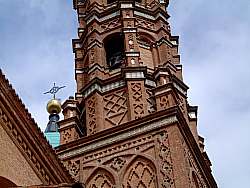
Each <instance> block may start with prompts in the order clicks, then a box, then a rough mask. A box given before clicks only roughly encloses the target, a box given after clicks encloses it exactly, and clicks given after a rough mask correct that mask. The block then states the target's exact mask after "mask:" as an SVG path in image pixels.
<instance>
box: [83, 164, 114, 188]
mask: <svg viewBox="0 0 250 188" xmlns="http://www.w3.org/2000/svg"><path fill="white" fill-rule="evenodd" d="M115 184H116V183H115V179H114V176H113V175H112V174H111V173H110V172H108V171H107V170H105V169H103V168H97V169H96V170H94V172H93V173H92V174H91V175H90V177H89V178H88V180H87V181H86V188H114V187H115Z"/></svg>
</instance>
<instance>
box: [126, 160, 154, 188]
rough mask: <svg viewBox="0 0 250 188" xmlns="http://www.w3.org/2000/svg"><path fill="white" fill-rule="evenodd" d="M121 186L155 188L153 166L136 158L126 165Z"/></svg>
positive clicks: (147, 161)
mask: <svg viewBox="0 0 250 188" xmlns="http://www.w3.org/2000/svg"><path fill="white" fill-rule="evenodd" d="M122 185H123V186H122V187H123V188H134V187H138V188H157V187H158V186H157V181H156V168H155V165H154V164H153V163H152V162H151V161H150V160H149V159H146V158H144V157H141V156H138V157H136V158H135V159H134V160H132V162H131V163H130V164H128V168H127V170H126V172H125V174H124V177H123V182H122Z"/></svg>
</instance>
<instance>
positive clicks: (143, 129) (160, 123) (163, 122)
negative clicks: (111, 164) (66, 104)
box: [58, 116, 177, 160]
mask: <svg viewBox="0 0 250 188" xmlns="http://www.w3.org/2000/svg"><path fill="white" fill-rule="evenodd" d="M175 122H177V118H176V116H170V117H165V118H163V119H160V120H157V121H154V122H151V123H149V124H144V125H143V126H139V127H137V128H134V129H132V130H130V131H127V132H124V133H120V134H118V135H112V136H109V137H107V138H105V139H101V140H97V141H95V142H94V143H93V144H91V145H86V146H82V147H79V148H76V149H74V150H69V151H62V152H60V153H59V154H58V156H59V158H60V159H62V160H65V159H66V158H71V157H74V156H77V155H81V154H86V153H87V152H90V151H92V150H97V149H98V148H101V147H106V146H108V145H109V144H114V143H116V142H120V141H122V140H125V139H127V138H130V137H133V136H138V135H141V134H144V133H147V132H149V131H153V130H155V129H159V128H161V127H164V126H167V125H170V124H173V123H175ZM123 147H126V145H124V146H123ZM111 151H115V150H111ZM95 156H96V157H97V156H98V155H95ZM85 157H86V160H87V159H88V156H87V155H86V156H85Z"/></svg>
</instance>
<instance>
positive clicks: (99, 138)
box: [0, 0, 217, 188]
mask: <svg viewBox="0 0 250 188" xmlns="http://www.w3.org/2000/svg"><path fill="white" fill-rule="evenodd" d="M168 5H169V0H102V1H101V0H73V7H74V9H75V10H76V12H77V16H78V22H79V28H78V38H77V39H73V43H72V44H73V52H74V54H75V79H76V84H77V89H76V91H75V96H74V97H72V96H70V97H69V98H68V99H67V100H66V101H64V102H63V103H62V104H60V102H59V101H58V100H57V99H56V98H53V99H52V100H51V101H49V103H48V105H47V110H48V112H49V113H50V117H49V123H48V126H47V128H46V130H45V133H42V132H41V130H40V129H39V127H38V125H37V124H36V123H35V121H34V119H33V118H32V117H31V115H30V113H29V112H28V110H27V109H26V108H25V106H24V104H23V103H22V102H21V100H20V99H19V97H18V96H17V94H16V93H15V91H14V89H13V88H12V86H11V85H10V83H9V82H8V80H7V79H6V77H5V76H4V73H3V72H0V148H1V150H0V187H1V188H7V187H23V186H27V187H30V188H53V187H61V188H70V187H73V188H83V187H86V188H217V184H216V182H215V179H214V178H213V175H212V172H211V162H210V160H209V158H208V155H207V153H206V152H205V150H204V138H202V137H201V136H199V133H198V131H197V110H198V107H197V106H191V105H190V104H189V103H188V101H187V97H188V96H187V91H188V89H189V88H188V86H187V85H186V84H185V83H184V81H183V75H182V74H183V73H182V65H181V62H180V56H179V54H178V45H179V38H178V36H173V35H172V34H171V27H170V25H169V18H170V16H169V14H168V11H167V7H168ZM69 63H70V62H69ZM72 68H73V67H72ZM61 111H62V113H63V116H64V118H63V119H62V120H59V116H58V114H59V113H60V112H61ZM45 135H46V137H47V139H46V137H45ZM47 140H49V141H50V144H49V142H48V141H47ZM51 145H52V146H53V147H52V146H51Z"/></svg>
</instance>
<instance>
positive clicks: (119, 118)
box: [103, 90, 128, 128]
mask: <svg viewBox="0 0 250 188" xmlns="http://www.w3.org/2000/svg"><path fill="white" fill-rule="evenodd" d="M103 100H104V119H105V128H109V127H112V126H117V125H120V124H122V123H124V122H126V121H128V118H127V112H128V105H127V93H126V91H125V90H120V91H115V92H113V93H111V94H107V95H105V96H104V97H103Z"/></svg>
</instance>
